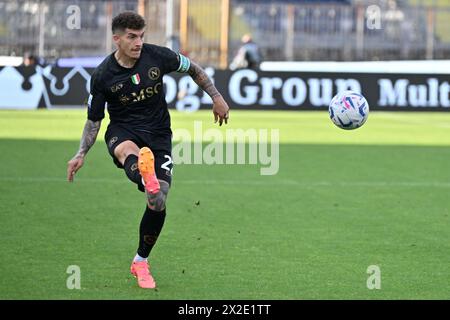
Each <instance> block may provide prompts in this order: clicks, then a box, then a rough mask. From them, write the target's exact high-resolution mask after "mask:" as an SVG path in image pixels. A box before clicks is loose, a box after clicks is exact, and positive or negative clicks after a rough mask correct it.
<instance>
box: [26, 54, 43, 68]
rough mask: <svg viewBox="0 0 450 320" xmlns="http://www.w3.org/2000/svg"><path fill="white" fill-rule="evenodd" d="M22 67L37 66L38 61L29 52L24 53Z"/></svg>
mask: <svg viewBox="0 0 450 320" xmlns="http://www.w3.org/2000/svg"><path fill="white" fill-rule="evenodd" d="M22 65H23V66H25V67H34V66H37V65H39V61H38V57H37V56H35V55H34V54H31V53H29V52H27V53H25V55H24V56H23V63H22Z"/></svg>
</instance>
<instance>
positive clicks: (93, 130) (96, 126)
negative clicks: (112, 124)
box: [67, 120, 101, 182]
mask: <svg viewBox="0 0 450 320" xmlns="http://www.w3.org/2000/svg"><path fill="white" fill-rule="evenodd" d="M100 124H101V121H92V120H87V121H86V124H85V125H84V130H83V135H82V136H81V142H80V148H79V150H78V152H77V154H76V155H75V156H74V157H73V158H72V159H71V160H70V161H69V162H68V163H67V180H68V181H69V182H72V181H73V176H74V175H75V173H76V172H77V171H78V170H79V169H80V168H81V167H82V166H83V163H84V157H85V156H86V154H87V152H88V151H89V149H90V148H91V147H92V146H93V145H94V143H95V140H96V139H97V135H98V132H99V130H100Z"/></svg>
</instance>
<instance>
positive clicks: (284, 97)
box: [0, 66, 450, 112]
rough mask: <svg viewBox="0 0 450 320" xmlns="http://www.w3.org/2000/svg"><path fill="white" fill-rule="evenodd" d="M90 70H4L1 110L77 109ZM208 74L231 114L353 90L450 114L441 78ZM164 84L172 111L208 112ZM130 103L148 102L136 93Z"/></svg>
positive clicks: (319, 100) (319, 104)
mask: <svg viewBox="0 0 450 320" xmlns="http://www.w3.org/2000/svg"><path fill="white" fill-rule="evenodd" d="M93 70H94V69H93V68H83V67H73V68H59V67H52V66H47V67H40V66H37V67H36V68H34V67H3V68H1V69H0V88H1V90H0V109H37V108H49V109H51V108H81V107H83V106H85V105H86V100H87V97H88V94H89V86H90V83H89V82H90V75H91V73H92V72H93ZM206 71H207V73H208V74H209V75H210V76H211V77H212V78H213V79H214V82H215V84H216V86H217V88H218V89H219V91H220V92H221V93H222V95H223V96H224V98H225V100H226V101H228V103H229V104H230V106H231V107H232V108H233V109H246V110H325V109H327V106H328V103H329V101H330V100H331V98H332V97H333V95H334V94H335V93H337V92H339V91H342V90H347V89H351V90H356V91H359V92H362V93H363V94H364V95H365V97H366V98H367V100H368V101H369V105H370V108H371V110H421V111H431V110H433V111H448V110H450V97H449V94H450V84H449V80H450V76H449V74H445V73H442V74H436V73H429V74H426V73H420V74H414V73H362V72H356V73H355V72H286V71H284V72H278V71H258V72H257V71H254V70H248V69H242V70H237V71H234V72H232V71H228V70H225V71H223V70H215V69H212V68H206ZM164 84H165V90H166V101H167V102H168V104H169V107H170V108H176V109H178V110H180V111H187V112H193V111H196V110H199V109H209V108H211V104H212V101H211V99H210V98H209V97H208V96H207V95H206V94H205V93H204V92H202V90H200V89H199V88H198V87H197V85H196V84H195V83H194V82H193V81H192V79H191V78H190V76H188V75H186V74H177V73H173V74H171V75H169V76H165V79H164ZM140 90H141V91H142V90H145V88H141V89H140ZM131 98H132V99H146V97H145V95H144V94H141V92H140V91H139V90H136V92H135V95H134V96H133V97H131Z"/></svg>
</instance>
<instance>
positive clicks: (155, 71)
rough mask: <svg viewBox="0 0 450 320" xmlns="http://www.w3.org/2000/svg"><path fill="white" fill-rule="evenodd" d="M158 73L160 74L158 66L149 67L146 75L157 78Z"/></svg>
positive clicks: (153, 78)
mask: <svg viewBox="0 0 450 320" xmlns="http://www.w3.org/2000/svg"><path fill="white" fill-rule="evenodd" d="M160 74H161V72H160V71H159V68H158V67H151V68H150V69H149V70H148V77H149V78H150V79H152V80H157V79H158V78H159V75H160Z"/></svg>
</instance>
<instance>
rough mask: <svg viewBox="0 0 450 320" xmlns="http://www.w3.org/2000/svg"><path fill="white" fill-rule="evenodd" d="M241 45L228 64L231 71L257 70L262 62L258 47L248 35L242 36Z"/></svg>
mask: <svg viewBox="0 0 450 320" xmlns="http://www.w3.org/2000/svg"><path fill="white" fill-rule="evenodd" d="M241 42H242V45H241V47H240V48H239V50H238V53H237V54H236V56H235V57H234V59H233V61H232V62H231V64H230V69H231V70H236V69H243V68H248V69H259V65H260V64H261V61H262V56H261V51H260V49H259V46H258V45H257V44H256V43H255V42H253V40H252V36H251V35H250V34H244V35H243V36H242V39H241Z"/></svg>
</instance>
